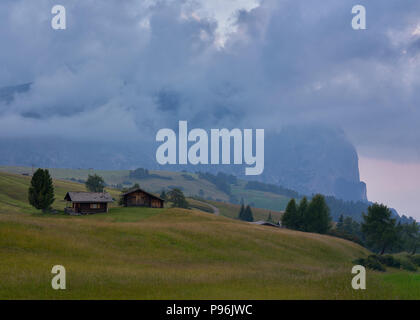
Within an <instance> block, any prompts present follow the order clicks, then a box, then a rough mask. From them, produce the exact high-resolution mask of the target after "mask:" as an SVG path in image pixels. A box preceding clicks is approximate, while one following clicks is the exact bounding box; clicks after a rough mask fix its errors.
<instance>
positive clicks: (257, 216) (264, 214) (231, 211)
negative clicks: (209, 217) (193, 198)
mask: <svg viewBox="0 0 420 320" xmlns="http://www.w3.org/2000/svg"><path fill="white" fill-rule="evenodd" d="M208 203H210V204H212V205H214V206H215V207H217V208H218V209H219V210H220V215H222V216H224V217H227V218H231V219H237V217H238V214H239V211H240V209H241V206H240V205H238V204H231V203H223V202H216V201H208ZM270 213H271V217H272V218H273V220H274V222H276V223H277V222H278V221H279V220H280V218H281V216H282V214H283V213H282V212H279V211H273V210H267V209H260V208H252V214H253V216H254V221H258V220H267V218H268V215H269V214H270Z"/></svg>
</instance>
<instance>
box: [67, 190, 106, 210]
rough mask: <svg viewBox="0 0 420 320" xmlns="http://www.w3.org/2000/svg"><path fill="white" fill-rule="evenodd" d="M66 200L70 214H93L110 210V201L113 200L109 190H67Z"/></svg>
mask: <svg viewBox="0 0 420 320" xmlns="http://www.w3.org/2000/svg"><path fill="white" fill-rule="evenodd" d="M64 200H67V207H66V208H65V209H64V211H65V212H66V213H69V214H92V213H101V212H108V203H111V202H113V201H114V200H113V199H112V197H111V195H110V194H109V193H108V192H77V191H76V192H67V194H66V196H65V197H64Z"/></svg>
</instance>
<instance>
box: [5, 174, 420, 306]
mask: <svg viewBox="0 0 420 320" xmlns="http://www.w3.org/2000/svg"><path fill="white" fill-rule="evenodd" d="M54 183H55V187H56V193H57V196H56V198H57V200H56V203H55V204H54V207H56V208H60V207H62V203H60V201H61V200H59V199H61V198H62V196H64V193H65V191H67V190H68V189H72V190H77V188H83V186H82V185H80V184H74V183H70V182H62V181H55V182H54ZM28 184H29V178H27V177H23V176H19V175H11V174H4V173H0V299H12V298H15V299H111V298H113V299H155V298H160V299H252V298H254V299H295V298H298V299H395V298H408V299H410V298H411V299H415V298H417V299H418V298H420V292H419V291H418V282H419V279H420V278H419V274H418V273H417V274H413V273H404V272H399V271H394V272H393V273H390V274H386V275H383V274H380V273H377V272H371V271H368V279H367V286H368V289H367V290H366V291H354V290H353V289H352V288H351V285H350V282H351V277H352V275H351V273H350V270H351V267H352V263H351V261H352V260H353V259H355V258H357V257H361V256H364V255H366V254H367V251H366V250H365V249H364V248H362V247H360V246H358V245H356V244H354V243H351V242H348V241H345V240H341V239H337V238H332V237H328V236H321V235H315V234H309V233H300V232H295V231H289V230H284V229H276V228H270V227H263V226H256V225H251V224H248V223H245V222H240V221H237V220H232V219H229V218H225V217H222V216H215V215H213V214H208V213H204V212H199V211H194V210H183V209H149V208H112V209H111V210H110V212H109V213H108V214H98V215H91V216H83V217H70V216H65V215H61V214H58V215H46V214H42V213H40V212H39V211H37V210H34V209H33V208H31V207H30V206H29V205H28V204H27V201H26V192H27V188H28ZM57 264H60V265H63V266H65V267H66V271H67V290H64V291H55V290H52V289H51V285H50V283H51V278H52V275H51V268H52V266H53V265H57Z"/></svg>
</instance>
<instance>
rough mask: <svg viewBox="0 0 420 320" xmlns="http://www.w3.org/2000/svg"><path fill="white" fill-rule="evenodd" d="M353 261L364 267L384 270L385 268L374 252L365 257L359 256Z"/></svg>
mask: <svg viewBox="0 0 420 320" xmlns="http://www.w3.org/2000/svg"><path fill="white" fill-rule="evenodd" d="M353 263H355V264H360V265H361V266H364V267H365V268H368V269H371V270H376V271H381V272H385V271H386V268H385V267H384V266H383V264H382V263H381V262H380V261H379V260H378V257H377V256H376V255H374V254H372V255H370V256H369V257H367V258H359V259H357V260H354V261H353Z"/></svg>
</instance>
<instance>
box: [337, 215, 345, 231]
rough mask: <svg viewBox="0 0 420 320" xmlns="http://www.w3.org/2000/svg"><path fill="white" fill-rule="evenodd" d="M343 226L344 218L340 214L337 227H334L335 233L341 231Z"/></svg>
mask: <svg viewBox="0 0 420 320" xmlns="http://www.w3.org/2000/svg"><path fill="white" fill-rule="evenodd" d="M343 226H344V217H343V215H342V214H341V215H340V218H338V222H337V226H336V228H337V231H343Z"/></svg>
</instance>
